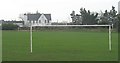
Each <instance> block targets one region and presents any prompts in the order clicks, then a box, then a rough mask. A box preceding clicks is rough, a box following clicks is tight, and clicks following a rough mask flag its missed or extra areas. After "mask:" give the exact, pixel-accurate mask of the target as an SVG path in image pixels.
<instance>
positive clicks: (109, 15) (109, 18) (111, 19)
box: [99, 6, 118, 26]
mask: <svg viewBox="0 0 120 63" xmlns="http://www.w3.org/2000/svg"><path fill="white" fill-rule="evenodd" d="M100 20H101V22H100V23H99V24H114V26H115V25H116V24H117V21H118V18H117V11H116V10H115V7H114V6H112V9H111V10H110V11H109V12H108V11H107V10H105V12H104V13H103V16H101V17H100Z"/></svg>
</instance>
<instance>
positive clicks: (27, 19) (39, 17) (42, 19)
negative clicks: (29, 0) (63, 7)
mask: <svg viewBox="0 0 120 63" xmlns="http://www.w3.org/2000/svg"><path fill="white" fill-rule="evenodd" d="M20 18H21V19H22V20H23V21H24V26H30V25H32V26H41V25H51V14H44V13H42V14H40V13H38V12H36V13H33V14H32V13H27V14H21V15H20Z"/></svg>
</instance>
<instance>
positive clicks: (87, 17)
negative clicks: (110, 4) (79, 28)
mask: <svg viewBox="0 0 120 63" xmlns="http://www.w3.org/2000/svg"><path fill="white" fill-rule="evenodd" d="M80 14H81V17H82V24H87V25H93V24H97V21H98V19H97V16H98V13H91V12H90V10H88V11H87V10H86V9H85V8H81V9H80Z"/></svg>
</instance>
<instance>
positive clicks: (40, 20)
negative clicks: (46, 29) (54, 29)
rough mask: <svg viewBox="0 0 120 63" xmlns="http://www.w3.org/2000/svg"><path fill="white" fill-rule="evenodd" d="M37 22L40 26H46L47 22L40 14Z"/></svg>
mask: <svg viewBox="0 0 120 63" xmlns="http://www.w3.org/2000/svg"><path fill="white" fill-rule="evenodd" d="M38 21H39V24H40V25H47V24H48V20H47V18H46V17H45V15H44V14H42V15H41V16H40V18H39V19H38Z"/></svg>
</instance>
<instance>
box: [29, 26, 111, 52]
mask: <svg viewBox="0 0 120 63" xmlns="http://www.w3.org/2000/svg"><path fill="white" fill-rule="evenodd" d="M32 27H34V26H32V25H31V26H30V52H31V53H32V52H33V42H32V39H33V37H32ZM40 27H109V30H108V31H109V32H108V33H109V34H108V35H109V36H108V37H109V40H108V41H109V42H108V46H109V47H108V48H109V51H111V50H112V43H111V42H112V38H111V37H112V36H111V27H112V25H40Z"/></svg>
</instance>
